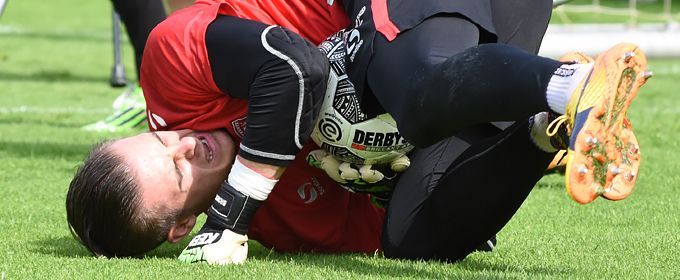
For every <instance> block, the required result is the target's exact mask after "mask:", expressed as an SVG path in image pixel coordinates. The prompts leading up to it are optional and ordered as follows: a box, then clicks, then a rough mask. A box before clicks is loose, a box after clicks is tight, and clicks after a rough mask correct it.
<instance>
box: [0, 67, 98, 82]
mask: <svg viewBox="0 0 680 280" xmlns="http://www.w3.org/2000/svg"><path fill="white" fill-rule="evenodd" d="M0 81H7V82H50V83H51V82H60V83H69V82H72V83H82V82H86V83H102V84H106V83H108V77H106V76H84V75H74V74H72V73H71V72H69V71H67V70H40V71H37V72H33V73H12V72H3V71H0Z"/></svg>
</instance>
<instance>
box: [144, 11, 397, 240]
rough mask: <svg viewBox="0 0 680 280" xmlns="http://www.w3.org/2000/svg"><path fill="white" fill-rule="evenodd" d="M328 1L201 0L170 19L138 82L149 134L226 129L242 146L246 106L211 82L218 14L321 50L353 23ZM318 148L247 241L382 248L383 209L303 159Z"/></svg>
mask: <svg viewBox="0 0 680 280" xmlns="http://www.w3.org/2000/svg"><path fill="white" fill-rule="evenodd" d="M328 2H329V1H327V0H306V1H287V0H270V1H252V0H251V1H200V0H199V1H197V2H196V3H195V4H194V5H192V6H190V7H188V8H185V9H182V10H179V11H177V12H175V13H173V14H171V15H170V16H169V17H168V19H167V20H166V21H164V22H163V23H161V24H159V26H158V27H156V28H155V29H154V30H153V32H152V33H151V34H150V36H149V39H148V41H147V44H146V47H145V52H144V56H143V59H144V61H143V64H142V69H141V79H140V80H141V84H142V87H143V89H144V95H145V97H146V100H147V114H148V121H149V126H150V128H151V130H177V129H185V128H188V129H193V130H214V129H226V130H227V131H228V132H229V134H230V135H231V136H232V137H234V139H235V140H237V141H239V140H240V139H241V137H242V136H243V132H244V129H245V127H246V116H247V110H248V102H247V100H246V99H238V98H233V97H230V96H229V95H226V94H224V93H223V92H221V91H220V90H219V88H218V87H217V86H216V84H215V82H214V81H213V78H212V73H211V69H210V63H209V61H208V55H207V51H206V47H205V32H206V28H207V26H208V24H209V23H210V22H212V21H213V20H214V19H215V18H216V17H217V15H231V16H237V17H241V18H246V19H251V20H256V21H260V22H263V23H266V24H275V25H280V26H282V27H285V28H287V29H289V30H292V31H295V32H297V33H298V34H300V35H302V36H303V37H305V38H306V39H308V40H310V41H312V42H313V43H315V44H318V43H319V42H320V41H322V40H323V39H325V38H326V37H327V36H328V35H330V34H332V33H334V32H336V31H337V30H339V29H341V28H344V27H345V26H346V25H347V23H348V20H347V17H346V15H345V13H344V12H343V10H342V8H341V7H338V5H337V4H328ZM331 3H333V2H332V1H331ZM149 65H153V69H151V68H150V67H149ZM151 70H153V71H151ZM316 148H317V147H316V146H314V144H313V143H311V142H310V143H307V144H306V145H305V147H304V148H303V149H302V150H301V151H300V152H299V153H298V155H297V157H296V159H295V161H294V162H293V163H292V164H290V165H289V166H288V168H287V170H286V172H285V174H284V175H283V177H282V178H281V179H280V181H279V182H278V183H277V185H276V187H275V188H274V190H273V192H272V193H271V194H270V195H269V198H268V199H267V200H266V201H265V202H264V203H263V205H262V206H261V207H260V209H258V211H257V213H256V214H255V216H254V218H253V220H252V223H251V225H250V228H249V232H248V235H249V237H250V238H251V239H255V240H258V241H259V242H260V243H262V244H263V245H265V246H267V247H270V248H274V249H276V250H279V251H287V252H324V253H340V252H367V253H371V252H374V251H376V250H378V249H379V248H380V234H381V231H382V221H383V216H384V211H383V210H382V209H377V208H375V207H374V206H373V205H372V204H371V203H370V201H369V198H368V197H367V196H366V195H359V194H353V193H349V192H347V191H345V190H344V189H342V188H341V187H340V186H338V185H337V184H336V183H335V182H334V181H332V180H331V179H330V178H328V176H327V175H326V174H325V173H324V172H323V171H321V170H318V169H316V168H313V167H310V166H308V165H307V163H306V161H305V156H306V155H307V153H308V152H309V151H311V150H312V149H316Z"/></svg>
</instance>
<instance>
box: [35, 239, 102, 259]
mask: <svg viewBox="0 0 680 280" xmlns="http://www.w3.org/2000/svg"><path fill="white" fill-rule="evenodd" d="M32 243H33V244H31V245H33V246H31V249H29V250H30V251H33V252H35V253H38V254H43V255H50V256H54V257H67V258H76V257H87V256H92V254H90V252H88V251H87V249H85V247H83V245H81V244H80V243H79V242H78V240H76V239H75V238H73V237H71V236H59V237H48V238H45V239H42V240H37V241H32Z"/></svg>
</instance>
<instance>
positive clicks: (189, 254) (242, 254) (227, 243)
mask: <svg viewBox="0 0 680 280" xmlns="http://www.w3.org/2000/svg"><path fill="white" fill-rule="evenodd" d="M247 257H248V236H246V235H243V234H238V233H235V232H233V231H230V230H228V229H225V230H223V231H219V230H212V229H206V227H205V226H204V227H203V228H202V229H201V231H200V232H199V233H198V234H197V235H196V236H195V237H194V238H193V239H192V240H191V242H189V245H188V246H187V248H186V249H184V251H182V254H181V255H180V256H179V260H180V261H181V262H185V263H195V262H207V263H208V264H219V265H225V264H241V263H243V262H245V261H246V258H247Z"/></svg>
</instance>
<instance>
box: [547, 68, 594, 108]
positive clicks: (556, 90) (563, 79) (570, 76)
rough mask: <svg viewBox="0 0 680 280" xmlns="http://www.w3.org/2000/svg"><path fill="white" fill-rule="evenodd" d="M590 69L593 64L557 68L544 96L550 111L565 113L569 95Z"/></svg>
mask: <svg viewBox="0 0 680 280" xmlns="http://www.w3.org/2000/svg"><path fill="white" fill-rule="evenodd" d="M592 68H593V63H588V64H578V63H574V64H562V66H560V68H557V70H555V73H553V75H552V78H550V82H548V90H547V91H546V94H545V95H546V98H547V100H548V106H550V109H552V110H553V111H555V113H559V114H564V113H566V112H567V104H568V103H569V99H570V98H571V95H572V94H573V93H574V90H575V89H576V87H577V86H578V85H579V84H580V83H581V81H582V80H583V78H584V77H586V75H587V74H588V73H590V69H592Z"/></svg>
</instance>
